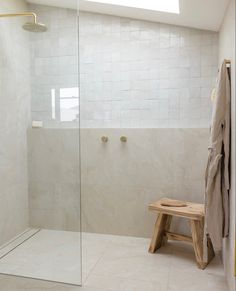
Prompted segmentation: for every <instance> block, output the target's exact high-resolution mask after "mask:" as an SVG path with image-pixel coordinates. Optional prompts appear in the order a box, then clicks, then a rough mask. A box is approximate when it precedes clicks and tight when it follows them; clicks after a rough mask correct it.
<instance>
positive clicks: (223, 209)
mask: <svg viewBox="0 0 236 291" xmlns="http://www.w3.org/2000/svg"><path fill="white" fill-rule="evenodd" d="M208 151H209V153H208V162H207V168H206V173H205V234H206V236H209V237H210V239H211V241H212V244H213V247H214V250H215V251H219V250H221V249H222V238H223V237H226V236H227V235H228V232H229V187H230V181H229V161H230V159H229V158H230V72H229V69H228V68H227V63H226V61H224V62H223V64H222V66H221V68H220V71H219V75H218V79H217V84H216V90H215V94H214V100H213V112H212V120H211V130H210V143H209V148H208Z"/></svg>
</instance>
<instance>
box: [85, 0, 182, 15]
mask: <svg viewBox="0 0 236 291" xmlns="http://www.w3.org/2000/svg"><path fill="white" fill-rule="evenodd" d="M87 1H89V2H96V3H103V4H110V5H118V6H125V7H132V8H140V9H145V10H153V11H161V12H169V13H176V14H179V0H87Z"/></svg>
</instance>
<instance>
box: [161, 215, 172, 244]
mask: <svg viewBox="0 0 236 291" xmlns="http://www.w3.org/2000/svg"><path fill="white" fill-rule="evenodd" d="M171 221H172V216H171V215H167V220H166V225H165V231H169V230H170V225H171ZM167 241H168V238H167V236H166V234H165V233H164V236H163V239H162V245H163V246H164V245H166V244H167Z"/></svg>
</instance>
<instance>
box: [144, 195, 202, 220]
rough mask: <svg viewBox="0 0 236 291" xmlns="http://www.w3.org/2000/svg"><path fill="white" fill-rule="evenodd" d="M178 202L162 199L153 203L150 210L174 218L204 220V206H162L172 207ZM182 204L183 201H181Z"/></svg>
mask: <svg viewBox="0 0 236 291" xmlns="http://www.w3.org/2000/svg"><path fill="white" fill-rule="evenodd" d="M175 201H177V200H173V199H169V198H162V199H160V200H159V201H156V202H154V203H151V204H150V205H149V210H154V211H158V212H159V213H165V214H169V215H174V216H180V217H185V218H189V219H195V220H202V219H203V218H204V205H203V204H198V203H192V202H187V201H186V202H185V204H186V206H177V207H174V206H163V205H162V204H168V202H169V204H170V205H172V204H174V203H175ZM180 202H181V201H180Z"/></svg>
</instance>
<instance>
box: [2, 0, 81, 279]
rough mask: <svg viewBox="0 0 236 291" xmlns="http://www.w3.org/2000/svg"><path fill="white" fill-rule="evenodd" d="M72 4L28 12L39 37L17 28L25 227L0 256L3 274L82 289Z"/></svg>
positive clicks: (75, 41)
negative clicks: (24, 94) (25, 100)
mask: <svg viewBox="0 0 236 291" xmlns="http://www.w3.org/2000/svg"><path fill="white" fill-rule="evenodd" d="M41 2H42V1H41ZM65 2H66V1H65ZM72 2H73V1H70V6H66V5H65V7H55V6H45V5H41V4H40V5H38V4H28V7H26V8H27V9H28V11H30V12H34V13H36V14H37V19H38V20H39V21H40V22H41V23H43V24H45V26H46V27H47V30H46V31H44V32H40V33H39V32H37V33H36V32H32V31H30V32H29V31H24V30H23V29H22V24H23V23H24V22H25V19H24V18H22V19H19V18H17V20H14V21H15V25H16V26H17V25H18V28H17V29H18V30H19V34H22V35H23V37H24V38H25V45H26V44H27V46H28V53H29V54H28V57H29V68H26V69H25V70H27V69H29V74H28V78H29V80H26V81H29V84H30V89H31V96H30V99H31V100H30V102H29V104H31V105H29V106H31V108H30V110H29V113H31V114H29V115H31V118H30V120H29V122H28V128H26V132H25V135H26V136H27V154H28V158H27V160H28V202H27V205H28V209H27V214H26V215H27V221H28V222H27V225H26V226H25V229H22V231H21V232H20V234H18V235H17V237H15V236H14V237H12V240H11V242H10V244H7V245H6V246H4V247H3V248H1V249H0V255H1V259H0V273H4V274H9V275H16V276H23V277H29V278H36V279H42V280H48V281H55V282H62V283H67V284H75V285H81V277H82V276H81V273H82V266H81V227H80V226H81V219H80V213H81V210H80V155H79V151H80V149H79V144H80V142H79V140H80V131H79V127H80V126H79V118H80V116H79V105H80V104H79V103H80V101H79V76H78V72H79V68H78V67H79V62H78V42H79V41H78V35H79V33H78V9H77V5H78V3H77V0H74V3H72ZM72 4H73V5H72ZM30 27H32V26H30ZM44 30H45V29H44ZM12 37H13V38H14V37H17V36H14V35H13V36H12ZM19 37H20V36H19V35H18V38H19ZM26 42H27V43H26Z"/></svg>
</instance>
